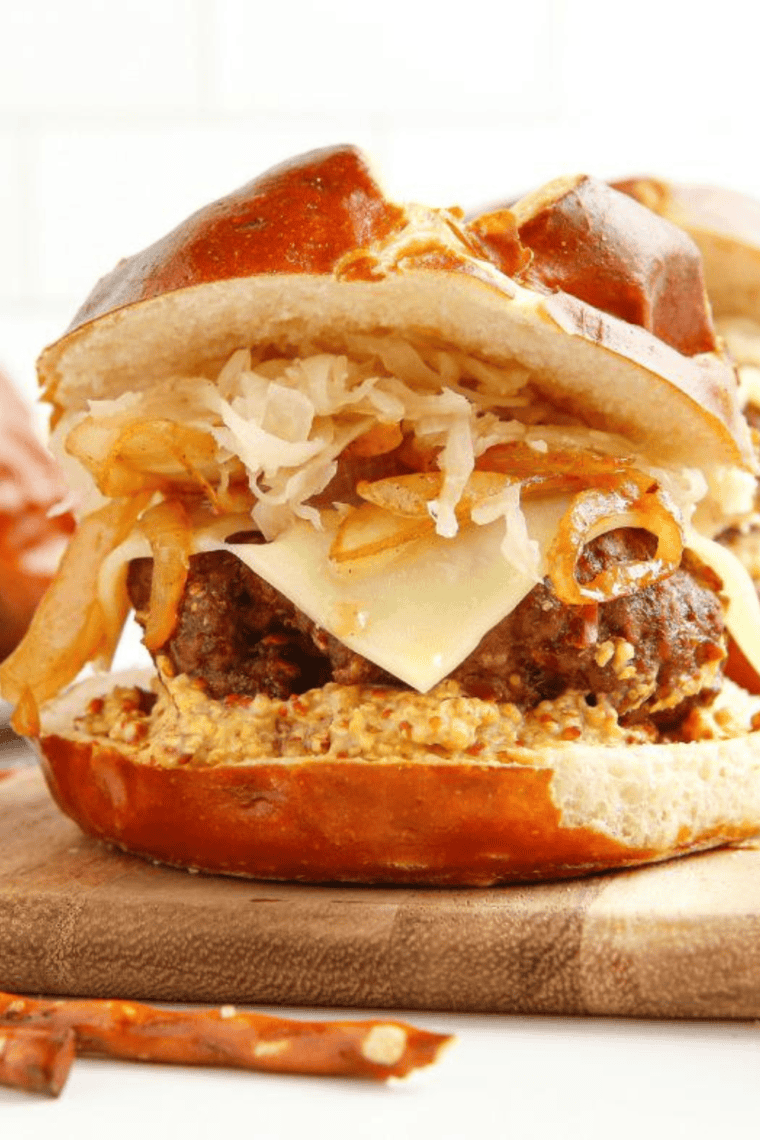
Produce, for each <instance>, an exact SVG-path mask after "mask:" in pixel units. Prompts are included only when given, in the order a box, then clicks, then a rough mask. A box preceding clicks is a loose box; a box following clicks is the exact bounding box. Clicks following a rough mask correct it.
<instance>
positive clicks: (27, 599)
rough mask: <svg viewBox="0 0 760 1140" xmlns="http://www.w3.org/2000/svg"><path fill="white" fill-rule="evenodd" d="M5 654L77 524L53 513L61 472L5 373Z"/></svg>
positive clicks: (1, 482)
mask: <svg viewBox="0 0 760 1140" xmlns="http://www.w3.org/2000/svg"><path fill="white" fill-rule="evenodd" d="M0 409H2V415H0V658H3V657H5V656H7V654H8V653H10V652H11V650H12V649H13V648H14V647H15V646H16V645H17V644H18V642H19V641H20V640H21V637H22V636H23V634H24V631H25V630H26V628H27V626H28V625H29V621H30V619H31V616H32V614H33V612H34V609H35V607H36V606H37V603H38V602H39V600H40V598H41V597H42V594H43V593H44V591H45V590H46V588H47V586H48V585H49V584H50V580H51V578H52V576H53V573H54V572H55V568H56V565H57V563H58V559H59V558H60V555H61V553H62V550H63V546H64V545H65V540H66V536H67V535H68V533H69V532H70V530H71V526H72V520H71V518H70V516H59V517H57V518H50V517H49V516H48V511H49V510H50V508H51V507H53V506H54V505H55V504H56V503H57V502H58V501H59V500H60V499H62V498H63V486H62V483H61V479H60V475H59V473H58V471H57V469H56V466H55V464H54V462H53V460H52V458H51V456H50V455H49V454H48V453H47V451H45V449H44V448H43V446H42V444H41V443H40V441H39V440H38V439H37V437H36V435H35V433H34V428H33V425H32V418H31V415H30V413H29V410H28V409H27V407H26V405H25V404H24V402H23V400H22V399H21V397H20V396H19V395H18V393H17V392H16V390H15V388H14V387H13V386H12V384H11V382H10V381H9V380H8V378H7V377H6V376H4V375H3V374H2V373H0Z"/></svg>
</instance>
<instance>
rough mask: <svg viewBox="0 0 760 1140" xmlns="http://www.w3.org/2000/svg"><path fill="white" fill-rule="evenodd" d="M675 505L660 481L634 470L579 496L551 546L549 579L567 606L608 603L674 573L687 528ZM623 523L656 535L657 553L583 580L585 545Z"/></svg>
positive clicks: (563, 517)
mask: <svg viewBox="0 0 760 1140" xmlns="http://www.w3.org/2000/svg"><path fill="white" fill-rule="evenodd" d="M674 509H675V508H673V507H672V506H671V505H670V504H669V503H668V501H667V499H666V497H665V496H664V494H663V492H662V491H661V489H660V488H659V487H658V486H657V484H656V483H654V484H653V482H652V480H651V479H649V478H647V477H646V476H644V475H642V473H641V472H633V471H632V472H630V473H629V476H628V477H627V478H626V479H625V480H624V481H622V482H621V483H620V484H619V486H617V487H615V488H614V489H612V490H606V489H600V488H598V487H595V488H589V489H588V490H587V491H582V492H581V493H580V494H578V495H576V496H575V497H574V499H573V501H572V503H571V504H570V506H569V507H568V509H567V511H566V512H565V514H564V515H563V516H562V518H561V519H560V523H559V527H558V529H557V534H556V536H555V538H554V541H553V542H552V545H551V546H550V548H549V556H548V561H549V580H550V581H551V584H552V587H553V589H554V592H555V594H556V595H557V597H558V598H559V600H560V601H561V602H564V603H566V604H567V605H587V604H588V603H589V602H605V601H609V600H610V599H611V598H620V597H624V596H625V595H627V594H633V593H635V592H636V591H637V590H641V589H644V588H645V587H646V586H650V585H652V583H653V582H657V581H659V580H660V579H661V578H665V577H667V576H668V575H669V574H672V573H673V571H674V570H676V569H677V568H678V565H679V563H680V561H681V555H682V553H683V529H682V527H681V524H680V522H679V521H678V519H677V518H676V516H675V514H674ZM620 527H638V528H641V529H643V530H647V531H649V532H650V533H651V534H653V535H655V536H656V538H657V549H656V550H655V553H654V555H653V557H652V558H650V559H648V560H646V561H635V562H621V563H617V564H615V565H613V566H610V567H608V568H607V569H606V570H602V571H601V572H600V573H599V574H597V575H596V577H595V578H593V579H592V580H591V581H590V582H586V583H581V582H579V581H578V579H577V577H576V572H577V568H578V560H579V558H580V556H581V553H582V551H583V548H584V546H586V545H587V544H588V543H589V542H592V541H593V540H594V539H595V538H598V537H599V536H600V535H602V534H607V533H608V532H609V531H612V530H618V529H619V528H620Z"/></svg>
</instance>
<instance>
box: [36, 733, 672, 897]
mask: <svg viewBox="0 0 760 1140" xmlns="http://www.w3.org/2000/svg"><path fill="white" fill-rule="evenodd" d="M40 747H41V750H42V752H43V754H44V760H43V769H44V772H45V776H46V779H47V781H48V785H49V787H50V790H51V792H52V794H53V796H54V798H55V800H56V802H57V803H58V805H59V807H60V808H61V809H62V810H63V811H64V812H65V813H66V814H67V815H69V816H71V817H72V819H74V820H75V821H76V822H77V823H78V824H79V826H80V827H81V828H82V830H83V831H85V832H87V833H88V834H89V835H93V836H95V837H96V838H99V839H105V840H107V841H108V842H112V843H115V844H117V845H118V846H119V847H122V848H123V849H124V850H127V851H131V852H133V853H135V854H138V855H143V856H148V857H149V858H152V859H157V860H159V861H161V862H164V863H169V864H174V865H177V866H187V867H195V868H198V869H200V870H204V871H211V872H216V873H222V874H232V875H247V876H251V877H253V878H261V879H288V880H299V881H307V882H357V883H377V882H382V883H407V884H413V883H422V884H431V885H438V886H441V885H471V886H485V885H488V884H491V883H495V882H508V881H513V880H514V881H520V880H530V879H535V878H541V879H546V878H563V877H570V876H574V875H581V874H586V873H588V872H590V871H594V870H597V869H600V868H606V867H612V866H618V865H620V866H625V865H626V864H629V863H640V862H646V861H647V860H650V859H653V858H657V857H658V856H657V852H653V851H642V850H633V849H630V848H625V847H623V846H622V845H620V844H618V843H616V842H614V841H612V840H610V839H608V838H607V837H606V836H603V835H599V834H596V833H594V832H592V831H590V830H587V829H585V828H574V829H570V830H569V829H564V828H562V827H561V826H560V824H559V818H558V813H557V809H556V808H555V807H554V805H553V804H552V803H551V800H550V797H549V794H548V783H549V780H550V777H551V772H550V771H549V770H542V771H539V770H535V769H531V768H517V767H506V766H505V767H487V766H485V765H477V764H441V765H429V764H420V763H409V762H399V763H398V764H388V763H382V764H367V763H364V762H357V761H351V760H343V761H341V760H335V761H323V760H320V761H310V760H305V761H303V762H301V763H299V762H292V763H282V762H272V763H256V764H255V765H252V766H229V767H220V768H208V769H195V770H192V771H190V770H187V769H182V768H174V769H166V768H159V767H149V766H147V765H144V764H138V763H135V762H133V761H132V760H130V759H129V758H127V757H126V756H125V755H124V754H122V753H121V752H119V751H118V750H117V749H116V748H111V747H107V746H103V745H91V744H86V743H82V742H77V741H72V740H68V739H66V738H64V737H62V736H49V737H44V738H43V739H42V740H41V742H40ZM453 807H455V810H452V808H453Z"/></svg>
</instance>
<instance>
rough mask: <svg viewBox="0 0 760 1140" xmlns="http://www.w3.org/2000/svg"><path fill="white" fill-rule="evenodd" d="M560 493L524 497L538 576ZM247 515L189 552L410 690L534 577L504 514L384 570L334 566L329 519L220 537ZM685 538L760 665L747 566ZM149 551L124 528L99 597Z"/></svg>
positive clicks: (431, 680) (450, 659)
mask: <svg viewBox="0 0 760 1140" xmlns="http://www.w3.org/2000/svg"><path fill="white" fill-rule="evenodd" d="M568 503H569V498H568V497H567V496H556V497H551V498H546V499H536V500H532V501H531V500H528V501H527V502H524V503H523V504H522V510H523V511H524V514H525V519H526V523H527V530H528V534H529V536H530V538H531V539H533V540H534V541H535V542H536V543H537V544H538V548H539V556H540V558H539V577H542V576H543V575H544V573H545V571H546V553H547V550H548V548H549V546H550V544H551V541H552V539H553V537H554V534H555V533H556V529H557V524H558V522H559V519H560V518H561V516H562V514H563V513H564V512H565V510H566V509H567V506H568ZM246 525H247V526H248V527H250V520H246V519H241V518H237V519H235V520H230V519H229V518H228V519H218V520H215V521H214V522H213V523H211V524H209V525H208V526H207V527H205V528H202V529H200V530H197V531H196V532H195V533H194V540H193V552H194V553H201V552H208V551H215V550H226V551H228V552H230V553H233V554H234V555H236V557H237V558H239V559H240V561H241V562H244V563H245V565H246V566H248V567H249V568H250V569H251V570H253V571H254V573H256V574H258V575H260V577H262V578H264V579H265V580H266V581H267V582H269V583H270V585H272V586H274V587H275V589H277V590H279V591H280V592H281V593H283V594H285V595H286V597H288V598H289V599H290V601H292V602H293V603H294V605H296V606H297V607H298V608H299V609H300V610H302V611H303V612H304V613H305V614H306V615H307V616H308V617H309V618H311V620H312V621H314V622H316V623H317V624H318V625H320V626H321V627H322V628H323V629H326V630H328V631H329V632H330V633H332V634H333V635H334V636H335V637H337V638H338V639H339V640H340V641H342V642H343V644H344V645H347V646H348V647H349V648H350V649H353V650H354V651H355V652H356V653H360V654H361V655H362V656H363V657H366V658H368V660H370V661H373V662H374V663H375V664H376V665H379V666H380V667H381V668H383V669H386V670H387V671H388V672H389V673H391V674H392V675H393V676H394V677H398V678H399V680H401V681H403V682H404V683H405V684H407V685H409V686H411V687H412V688H414V689H417V690H418V691H419V692H427V691H428V690H429V689H431V688H433V686H434V685H436V684H438V682H439V681H441V680H443V678H444V677H446V676H448V674H449V673H451V672H452V671H453V670H454V669H455V668H456V667H457V666H458V665H460V664H461V663H462V661H464V659H465V658H466V657H468V656H469V654H470V653H471V652H472V651H473V650H474V649H475V648H476V647H477V645H478V644H479V642H480V640H481V639H482V638H483V637H484V636H485V634H486V633H488V631H489V630H490V629H492V628H493V627H494V626H495V625H496V624H497V623H498V622H500V621H501V620H502V619H503V618H505V617H506V616H507V615H508V614H510V613H511V612H512V610H513V609H514V608H515V607H516V606H517V605H519V603H520V602H521V601H522V600H523V598H524V597H525V596H526V595H527V594H528V593H529V592H530V591H531V590H532V589H533V587H534V586H535V584H536V581H537V577H536V575H535V574H533V573H530V572H527V571H522V570H519V569H517V568H516V567H515V566H513V565H511V564H510V563H509V562H507V561H506V559H505V558H504V555H503V554H502V551H501V546H502V542H503V540H504V520H503V519H501V520H498V521H497V522H493V523H488V524H487V525H484V526H475V525H473V526H467V527H464V528H463V529H462V530H461V531H460V533H459V534H458V535H457V536H456V538H453V539H447V538H440V537H438V536H435V535H433V536H431V537H430V538H428V539H425V540H421V541H419V542H417V543H416V544H414V545H413V546H412V548H411V549H409V550H408V551H407V552H406V553H405V554H404V555H403V556H400V557H399V558H398V559H397V560H396V561H394V562H391V563H390V564H388V565H386V566H385V567H383V568H382V569H377V570H376V571H375V572H374V573H364V574H362V575H361V576H357V577H356V578H352V577H350V576H346V575H345V574H341V575H339V574H337V573H335V571H334V570H333V568H332V566H331V564H330V562H329V558H328V554H329V549H330V545H331V543H332V538H333V533H332V531H331V530H330V529H329V528H328V529H326V530H324V531H317V530H315V529H314V528H313V527H312V526H311V524H309V523H307V522H298V523H296V524H295V525H294V526H293V527H292V528H291V529H290V530H288V531H287V532H286V533H285V534H283V535H281V536H280V537H279V538H277V539H275V540H274V541H273V542H270V543H265V544H261V545H255V544H253V545H252V544H244V543H228V542H226V541H225V539H226V537H227V535H229V534H232V533H234V532H235V531H238V530H242V529H245V528H246ZM686 545H687V546H688V547H689V548H690V549H691V550H693V551H694V553H695V554H696V555H697V556H698V557H700V558H701V559H702V560H703V561H704V562H705V563H706V564H707V565H708V566H710V567H712V569H713V570H714V571H715V572H716V573H717V574H718V575H719V577H720V578H721V580H722V582H723V592H724V594H725V596H726V597H727V599H728V610H727V615H726V624H727V626H728V629H729V631H730V632H731V634H732V636H733V637H734V639H735V640H736V642H737V643H738V645H739V646H740V648H741V649H742V651H743V653H744V655H745V657H746V658H747V659H748V661H749V662H750V664H751V665H752V666H753V667H754V668H755V669H756V670H757V671H758V672H760V602H759V601H758V597H757V593H756V591H755V587H754V584H753V582H752V579H751V578H750V575H749V574H748V572H747V570H746V569H745V567H744V566H743V565H742V564H741V562H740V561H739V560H738V559H737V558H736V557H735V556H734V555H733V554H732V553H731V551H730V550H728V549H727V548H726V547H724V546H721V545H720V544H719V543H717V542H713V541H712V540H711V539H708V538H705V537H704V536H703V535H700V534H699V533H698V532H696V531H694V530H691V529H690V531H689V533H688V534H687V536H686ZM149 556H150V546H149V545H148V542H147V540H146V539H145V538H144V537H142V536H141V535H139V534H135V535H133V536H132V537H130V538H129V539H128V540H127V541H126V542H125V543H123V544H122V546H120V547H119V548H118V549H117V550H115V551H114V552H113V553H112V554H111V555H110V556H109V558H108V559H106V562H105V564H104V566H103V570H102V572H101V576H100V583H99V589H100V592H101V595H102V596H104V597H105V598H107V597H109V596H111V597H112V596H113V590H114V588H115V583H116V581H117V579H118V577H119V576H120V575H121V574H122V573H123V571H124V567H125V565H126V563H127V562H128V561H129V560H130V559H132V558H139V557H149Z"/></svg>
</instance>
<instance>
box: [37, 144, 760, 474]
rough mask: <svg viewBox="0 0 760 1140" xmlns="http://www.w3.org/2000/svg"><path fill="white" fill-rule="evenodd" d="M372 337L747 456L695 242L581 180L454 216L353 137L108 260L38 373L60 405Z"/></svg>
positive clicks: (678, 444) (678, 445)
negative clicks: (527, 381) (301, 346)
mask: <svg viewBox="0 0 760 1140" xmlns="http://www.w3.org/2000/svg"><path fill="white" fill-rule="evenodd" d="M558 227H559V228H561V229H562V231H563V234H564V235H565V237H568V235H569V238H570V240H569V242H568V243H567V244H566V245H565V252H566V254H567V256H562V255H561V252H560V255H559V256H558V253H557V250H558V247H557V244H556V242H555V241H554V232H555V231H556V230H557V228H558ZM552 250H553V252H551V251H552ZM663 283H664V284H663ZM386 329H393V330H394V331H395V332H396V333H398V334H401V335H409V336H415V335H424V336H433V337H438V338H440V339H441V340H444V341H447V342H450V343H454V344H457V345H458V346H459V347H461V348H462V349H464V350H466V351H470V352H473V353H478V354H481V355H483V356H484V357H485V358H486V359H488V360H492V361H493V362H495V363H514V362H517V363H519V364H521V365H523V366H525V367H527V368H528V370H529V372H530V374H531V380H532V382H533V383H534V384H535V385H536V387H537V388H538V389H539V390H543V391H544V392H545V393H547V394H548V395H550V397H551V399H552V400H553V401H555V402H556V403H559V404H563V405H565V406H566V407H568V409H570V410H571V411H573V412H575V413H578V414H582V416H583V418H584V419H585V420H586V421H587V422H589V423H590V424H591V425H592V426H600V427H604V428H607V429H609V430H614V431H619V432H621V433H623V434H626V435H628V436H629V437H630V438H632V439H633V440H634V441H636V442H637V443H639V444H641V445H643V446H648V447H651V448H652V449H654V450H655V451H656V452H657V453H658V454H661V455H663V456H667V457H669V458H678V457H682V458H684V459H687V458H688V459H689V461H690V462H692V463H693V462H695V460H696V461H697V462H699V461H704V462H710V463H712V462H721V461H722V462H728V463H734V464H735V463H739V464H741V465H744V466H751V465H752V462H753V460H752V455H751V447H750V442H749V436H748V433H747V429H746V425H745V423H744V421H743V419H742V417H741V415H740V413H739V408H738V403H737V399H736V382H735V376H734V373H733V369H732V367H731V365H730V364H729V363H728V362H727V360H726V359H725V358H724V357H723V356H722V354H721V351H720V348H719V347H717V346H716V341H715V338H714V334H713V331H712V324H711V317H710V313H709V309H708V307H707V303H706V300H705V293H704V286H703V283H702V276H701V266H700V260H699V253H698V250H697V249H696V246H694V244H693V242H691V241H690V239H689V238H688V237H687V236H686V235H684V234H683V233H681V232H680V231H679V230H678V229H677V227H675V226H673V225H672V224H671V223H670V222H668V221H666V220H664V219H661V218H658V217H656V216H655V215H653V214H652V213H651V211H649V210H647V209H646V208H644V207H643V206H640V205H639V204H638V203H636V202H634V201H633V200H632V199H631V198H630V197H629V196H626V195H623V194H620V193H618V192H617V191H615V190H612V189H611V188H609V187H607V186H606V185H605V184H603V183H601V182H597V181H596V180H594V179H590V178H587V177H586V176H578V177H576V178H571V179H563V180H559V181H558V182H556V183H550V184H549V186H548V187H546V188H544V190H543V191H541V192H539V193H538V195H531V196H528V198H526V199H524V200H523V201H522V202H520V203H518V204H517V205H516V206H515V207H514V209H512V210H507V209H500V210H496V211H489V212H488V213H487V214H483V215H481V216H479V217H477V218H474V219H472V220H470V221H468V222H464V221H463V218H462V214H461V211H459V210H439V209H431V208H427V207H421V206H415V205H407V206H401V205H397V204H394V203H392V202H389V201H388V200H387V198H386V197H385V195H384V194H383V192H382V190H381V188H380V186H379V185H378V183H377V181H376V180H375V178H374V177H373V175H372V174H371V172H370V170H369V167H368V164H367V161H366V159H365V158H364V157H363V155H362V154H361V153H360V152H359V151H357V150H356V149H355V148H353V147H349V146H341V147H335V148H331V149H327V150H322V151H316V152H313V153H310V154H307V155H304V156H301V157H299V158H296V159H294V160H292V161H290V162H288V163H286V164H284V165H282V166H280V167H277V168H275V169H274V170H271V171H269V172H267V173H266V174H264V175H262V176H261V177H259V178H257V179H255V180H254V181H252V182H250V183H248V184H247V185H246V186H244V187H242V188H241V189H240V190H238V191H236V192H235V193H233V194H231V195H229V196H228V197H226V198H223V199H220V200H219V201H217V202H214V203H212V204H211V205H209V206H207V207H205V208H203V209H201V210H199V211H198V212H197V213H195V214H194V215H192V216H191V217H190V218H188V219H187V220H186V221H185V222H183V223H182V224H181V225H179V226H178V227H177V228H176V229H175V230H173V231H172V232H171V233H170V234H168V235H167V236H166V237H164V238H162V239H161V240H160V241H158V242H156V243H155V244H154V245H152V246H150V247H149V248H148V249H146V250H144V251H143V252H141V253H138V254H136V255H135V256H133V257H131V258H128V259H126V260H124V261H122V262H120V263H119V264H118V265H117V266H116V268H115V269H114V270H113V271H112V272H111V273H109V274H108V275H107V276H106V277H104V278H103V279H102V280H101V281H100V282H99V283H98V284H97V286H96V287H95V289H94V290H93V292H92V294H91V295H90V296H89V297H88V299H87V300H86V301H85V303H84V305H83V306H82V308H81V309H80V310H79V312H78V313H77V314H76V316H75V318H74V320H73V322H72V325H71V326H70V328H69V330H68V331H67V333H66V334H65V335H64V336H63V337H62V338H61V339H60V340H58V341H57V342H56V343H54V344H52V345H51V346H50V347H49V348H47V349H46V350H45V351H44V352H43V354H42V356H41V357H40V360H39V373H40V378H41V382H42V384H43V388H44V391H45V396H46V398H47V399H48V400H49V401H50V402H51V403H52V404H53V406H54V409H55V414H56V415H59V414H60V413H61V412H63V411H64V410H71V409H72V408H78V407H83V406H84V405H85V402H86V400H87V399H89V398H112V397H116V396H118V395H119V394H120V393H122V392H123V391H126V390H129V389H134V388H141V387H145V386H148V385H150V384H151V383H152V382H153V381H156V380H160V379H165V378H167V377H170V376H173V375H180V374H196V375H198V374H200V375H209V376H213V375H214V372H213V368H215V367H216V368H218V366H219V364H220V362H221V361H222V360H223V359H225V358H226V357H227V356H228V355H229V353H230V352H232V351H234V349H235V348H237V347H239V346H240V344H250V343H251V340H252V339H253V340H255V341H256V342H264V341H268V342H271V343H276V344H280V345H282V346H283V347H285V348H287V347H288V346H289V345H293V344H296V343H299V342H302V341H303V340H304V339H307V340H312V341H317V342H318V343H319V344H320V345H322V346H324V347H325V348H328V349H329V348H333V349H335V348H338V349H339V347H340V343H341V338H342V337H343V336H344V335H345V334H346V333H352V332H364V331H372V332H382V331H383V330H386Z"/></svg>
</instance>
